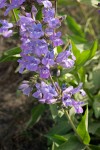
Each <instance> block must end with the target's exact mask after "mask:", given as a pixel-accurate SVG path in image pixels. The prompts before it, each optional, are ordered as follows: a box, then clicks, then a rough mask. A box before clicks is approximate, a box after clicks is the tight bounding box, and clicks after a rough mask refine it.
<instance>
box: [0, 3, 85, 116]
mask: <svg viewBox="0 0 100 150" xmlns="http://www.w3.org/2000/svg"><path fill="white" fill-rule="evenodd" d="M24 2H27V1H25V0H12V1H11V2H10V3H8V1H6V0H4V1H2V0H1V1H0V8H3V7H5V6H6V11H5V15H7V14H8V13H9V11H11V10H13V9H14V8H19V7H20V6H22V4H23V3H24ZM34 3H37V4H38V5H43V9H42V16H43V19H42V21H39V20H36V15H37V12H38V10H37V8H36V7H35V6H34V5H33V6H32V7H31V13H27V12H24V15H22V14H23V13H22V14H20V15H19V20H18V22H17V25H18V26H19V28H20V37H21V49H22V52H21V53H20V55H21V58H20V59H19V60H18V63H19V73H23V72H24V70H28V71H31V72H33V73H35V74H36V75H37V78H39V81H40V82H38V83H36V84H35V89H36V92H34V93H33V87H34V85H33V86H32V83H31V82H30V81H23V82H22V84H21V85H20V87H19V89H20V90H21V91H22V92H23V93H24V94H25V95H28V96H29V95H30V93H31V94H32V96H33V97H34V98H36V99H38V101H39V102H41V103H47V104H54V103H60V104H61V106H63V107H74V109H75V111H76V113H82V112H83V109H82V107H81V105H82V104H83V102H80V101H76V100H74V94H76V93H77V92H80V93H81V94H82V95H83V96H84V95H85V92H84V90H82V89H81V88H82V84H80V85H79V86H78V87H77V88H74V87H73V86H70V87H66V86H65V85H62V87H60V86H59V83H57V82H54V81H53V79H52V76H51V74H52V73H53V71H52V70H53V69H58V67H59V66H60V67H63V68H65V69H69V68H72V67H73V66H74V63H75V56H74V55H73V54H72V52H71V49H72V47H71V44H70V45H69V47H68V49H66V50H63V51H62V52H60V53H59V54H55V48H56V47H57V46H60V45H63V41H62V39H61V32H59V31H58V28H59V27H60V26H61V21H60V19H59V18H58V17H56V15H55V9H54V8H53V7H52V3H51V2H50V1H49V0H35V1H33V4H34ZM0 25H1V26H0V34H1V35H3V36H4V37H9V36H11V35H12V30H9V29H10V28H12V27H13V25H12V24H11V23H8V22H7V21H6V20H0ZM56 29H57V31H56ZM50 81H51V84H50V83H49V82H50Z"/></svg>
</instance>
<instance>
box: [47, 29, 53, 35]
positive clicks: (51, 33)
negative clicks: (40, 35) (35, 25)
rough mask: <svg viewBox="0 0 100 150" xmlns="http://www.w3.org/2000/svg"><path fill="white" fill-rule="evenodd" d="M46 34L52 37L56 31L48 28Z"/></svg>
mask: <svg viewBox="0 0 100 150" xmlns="http://www.w3.org/2000/svg"><path fill="white" fill-rule="evenodd" d="M45 33H46V35H48V36H51V35H53V34H54V30H53V29H52V28H46V29H45Z"/></svg>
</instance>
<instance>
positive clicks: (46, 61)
mask: <svg viewBox="0 0 100 150" xmlns="http://www.w3.org/2000/svg"><path fill="white" fill-rule="evenodd" d="M42 64H43V65H45V66H46V67H47V68H50V66H53V65H54V64H55V62H54V51H48V53H47V55H46V56H45V57H44V58H43V59H42Z"/></svg>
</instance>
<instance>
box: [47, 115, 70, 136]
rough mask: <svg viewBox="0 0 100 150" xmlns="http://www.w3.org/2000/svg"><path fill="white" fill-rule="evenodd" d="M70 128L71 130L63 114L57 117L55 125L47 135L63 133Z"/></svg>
mask: <svg viewBox="0 0 100 150" xmlns="http://www.w3.org/2000/svg"><path fill="white" fill-rule="evenodd" d="M70 130H71V126H70V125H69V122H67V120H66V118H65V116H63V117H61V118H59V119H58V122H57V123H56V125H55V126H53V127H52V128H51V129H50V131H49V132H48V134H47V135H49V136H50V135H54V134H58V135H64V134H66V133H67V132H69V131H70Z"/></svg>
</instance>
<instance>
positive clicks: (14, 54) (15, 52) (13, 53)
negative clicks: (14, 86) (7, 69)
mask: <svg viewBox="0 0 100 150" xmlns="http://www.w3.org/2000/svg"><path fill="white" fill-rule="evenodd" d="M20 52H21V49H20V48H19V47H14V48H12V49H10V50H7V51H6V52H4V53H3V55H2V56H1V57H0V62H7V61H13V60H17V59H18V58H20V55H19V54H20Z"/></svg>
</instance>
